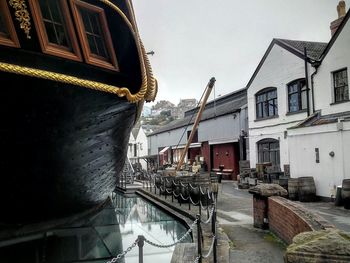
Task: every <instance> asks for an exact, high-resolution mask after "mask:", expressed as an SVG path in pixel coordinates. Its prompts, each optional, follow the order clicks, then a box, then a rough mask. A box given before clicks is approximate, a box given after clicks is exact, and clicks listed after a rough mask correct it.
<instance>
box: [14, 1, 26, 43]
mask: <svg viewBox="0 0 350 263" xmlns="http://www.w3.org/2000/svg"><path fill="white" fill-rule="evenodd" d="M9 4H10V6H12V7H13V9H15V16H16V19H17V20H18V21H19V22H20V27H21V29H22V30H23V31H24V33H25V34H26V35H27V38H28V39H30V38H31V37H30V30H31V22H30V15H29V12H28V10H27V4H26V2H25V0H9Z"/></svg>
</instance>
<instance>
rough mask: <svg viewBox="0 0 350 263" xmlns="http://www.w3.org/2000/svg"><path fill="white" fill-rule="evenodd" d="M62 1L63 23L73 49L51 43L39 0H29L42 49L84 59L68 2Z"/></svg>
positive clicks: (80, 59) (55, 53)
mask: <svg viewBox="0 0 350 263" xmlns="http://www.w3.org/2000/svg"><path fill="white" fill-rule="evenodd" d="M57 1H59V2H60V6H61V12H62V16H63V18H64V21H63V23H65V25H64V26H65V27H66V30H67V36H66V37H67V38H69V41H70V43H71V48H72V51H70V50H69V49H68V48H66V47H64V46H60V45H57V44H55V43H50V42H49V38H48V36H47V32H46V28H45V24H44V20H43V15H42V13H41V8H40V4H39V1H38V0H29V4H30V8H31V12H32V15H33V20H34V24H35V26H36V28H37V34H38V38H39V42H40V46H41V49H42V51H43V53H45V54H49V55H54V56H58V57H62V58H66V59H70V60H74V61H80V62H81V61H82V60H83V59H82V56H81V53H80V49H79V44H78V40H77V37H76V35H75V33H74V27H73V22H72V19H71V17H70V15H69V8H68V4H67V2H66V1H65V0H57Z"/></svg>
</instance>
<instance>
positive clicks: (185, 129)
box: [176, 86, 208, 149]
mask: <svg viewBox="0 0 350 263" xmlns="http://www.w3.org/2000/svg"><path fill="white" fill-rule="evenodd" d="M207 89H208V86H206V87H205V89H204V91H203V93H202V96H201V98H200V99H199V101H198V103H197V106H196V108H198V107H199V105H200V103H201V101H202V99H203V97H204V94H205V93H206V91H207ZM194 115H195V112H194V113H193V114H192V116H191V118H190V120H189V121H188V123H187V125H186V126H185V128H184V131H183V133H182V135H181V138H180V140H179V142H178V143H177V145H176V149H177V147H179V144H180V142H181V140H182V138H183V137H184V135H185V132H186V131H187V128H188V126H189V125H190V123H191V121H192V119H193V116H194Z"/></svg>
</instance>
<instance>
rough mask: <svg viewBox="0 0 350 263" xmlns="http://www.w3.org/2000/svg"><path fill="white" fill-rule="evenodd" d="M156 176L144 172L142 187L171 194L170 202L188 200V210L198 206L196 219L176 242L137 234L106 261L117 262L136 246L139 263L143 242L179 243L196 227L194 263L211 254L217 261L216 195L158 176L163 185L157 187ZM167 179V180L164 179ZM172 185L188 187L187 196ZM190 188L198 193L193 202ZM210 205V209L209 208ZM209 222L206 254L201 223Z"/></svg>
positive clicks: (152, 243) (162, 245) (174, 244)
mask: <svg viewBox="0 0 350 263" xmlns="http://www.w3.org/2000/svg"><path fill="white" fill-rule="evenodd" d="M156 176H157V175H155V174H144V178H146V180H145V181H143V187H147V188H149V189H150V190H151V191H152V190H153V189H152V188H154V193H155V194H157V188H158V189H159V191H158V193H159V194H160V195H161V194H162V192H163V193H165V197H166V196H167V195H166V194H171V195H172V202H173V201H174V197H175V198H176V199H178V200H181V201H180V205H181V202H183V201H188V203H189V210H191V204H192V205H195V206H198V208H199V213H198V214H197V215H196V219H195V220H194V221H193V223H192V224H191V226H190V228H189V229H188V230H187V232H186V233H185V234H184V235H183V236H182V237H181V238H179V239H178V240H177V241H176V242H174V243H172V244H166V245H164V244H157V243H154V242H152V241H151V240H148V239H147V238H145V237H144V236H143V235H139V236H138V237H137V239H136V240H135V241H134V243H132V244H131V245H130V246H129V247H128V248H127V249H126V250H124V251H123V252H122V253H120V254H118V255H117V256H116V257H113V258H112V259H111V260H110V261H108V262H107V263H116V262H118V260H119V259H121V258H123V257H125V255H126V254H127V253H129V252H130V251H131V250H132V249H133V248H135V247H136V246H138V248H139V263H143V256H144V255H143V248H144V245H145V243H146V244H148V245H151V246H154V247H158V248H169V247H173V246H176V245H177V244H178V243H181V242H182V241H184V240H185V238H186V237H187V236H189V235H190V234H191V233H192V232H193V231H194V230H195V228H196V230H197V242H196V243H197V256H196V258H195V259H194V261H193V262H194V263H202V260H203V259H206V258H209V257H210V256H211V255H212V256H213V262H214V263H217V249H216V248H217V223H216V195H215V194H214V193H213V192H210V191H209V190H208V188H207V189H206V190H205V191H203V189H202V188H201V186H193V185H192V184H190V183H188V184H187V185H186V184H183V183H181V182H178V183H176V182H175V181H174V180H172V181H171V182H170V181H169V180H168V179H166V178H161V177H160V176H159V178H160V180H161V183H162V184H163V185H158V186H159V187H157V186H156ZM165 180H167V181H165ZM165 182H166V183H167V185H169V183H171V185H172V187H171V189H172V190H169V189H166V187H165ZM173 186H181V187H185V188H187V189H188V192H187V193H188V195H187V197H185V196H183V195H182V194H181V193H176V191H175V190H176V189H175V188H174V187H173ZM190 189H192V190H193V189H197V190H198V194H199V199H198V202H194V201H193V199H192V198H191V196H190ZM202 198H203V200H206V204H207V205H204V204H203V202H202ZM209 207H210V209H209ZM202 210H206V211H207V219H206V220H202ZM210 223H211V245H210V247H209V250H208V252H207V253H206V254H203V247H204V235H203V231H202V225H207V224H210Z"/></svg>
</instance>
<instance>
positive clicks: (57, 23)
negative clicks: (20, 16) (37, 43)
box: [39, 0, 71, 49]
mask: <svg viewBox="0 0 350 263" xmlns="http://www.w3.org/2000/svg"><path fill="white" fill-rule="evenodd" d="M39 4H40V10H41V13H42V16H43V18H44V24H45V29H46V34H47V36H48V40H49V42H50V43H53V44H56V45H59V46H64V47H67V48H70V49H71V44H70V41H69V39H68V35H67V30H66V25H65V24H64V19H63V15H62V10H61V6H60V3H59V1H57V0H40V2H39Z"/></svg>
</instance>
